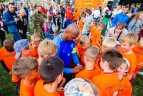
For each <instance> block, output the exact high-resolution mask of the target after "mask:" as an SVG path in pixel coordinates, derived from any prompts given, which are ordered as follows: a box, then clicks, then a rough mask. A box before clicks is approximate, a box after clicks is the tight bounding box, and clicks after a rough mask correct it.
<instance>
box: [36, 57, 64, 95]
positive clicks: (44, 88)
mask: <svg viewBox="0 0 143 96" xmlns="http://www.w3.org/2000/svg"><path fill="white" fill-rule="evenodd" d="M63 67H64V62H63V61H62V60H61V59H59V58H56V57H50V58H45V59H44V60H43V61H42V63H41V65H40V68H39V72H40V76H41V78H42V79H43V80H39V81H38V82H37V83H36V86H35V89H34V96H60V94H59V92H57V88H58V85H59V84H60V82H61V81H62V79H63Z"/></svg>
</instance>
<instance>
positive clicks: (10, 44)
mask: <svg viewBox="0 0 143 96" xmlns="http://www.w3.org/2000/svg"><path fill="white" fill-rule="evenodd" d="M3 46H4V47H5V49H6V50H7V51H8V52H13V51H14V48H13V46H14V41H13V40H9V39H7V40H5V41H4V44H3Z"/></svg>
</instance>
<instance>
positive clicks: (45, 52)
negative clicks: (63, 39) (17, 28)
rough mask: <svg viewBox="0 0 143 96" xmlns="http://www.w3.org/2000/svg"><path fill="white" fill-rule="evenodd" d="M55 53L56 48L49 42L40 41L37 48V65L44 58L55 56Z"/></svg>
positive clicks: (46, 40)
mask: <svg viewBox="0 0 143 96" xmlns="http://www.w3.org/2000/svg"><path fill="white" fill-rule="evenodd" d="M56 53H57V47H56V45H55V44H54V43H53V42H52V41H51V40H48V39H45V40H43V41H41V42H40V44H39V47H38V54H39V58H38V62H39V64H41V62H42V61H43V59H44V58H47V57H53V56H55V55H56Z"/></svg>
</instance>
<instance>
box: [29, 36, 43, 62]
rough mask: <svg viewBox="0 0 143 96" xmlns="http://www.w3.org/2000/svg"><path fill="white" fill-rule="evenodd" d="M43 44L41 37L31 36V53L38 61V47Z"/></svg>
mask: <svg viewBox="0 0 143 96" xmlns="http://www.w3.org/2000/svg"><path fill="white" fill-rule="evenodd" d="M40 42H41V37H40V35H37V34H34V35H32V36H31V46H30V52H31V56H32V57H35V58H37V59H38V46H39V44H40Z"/></svg>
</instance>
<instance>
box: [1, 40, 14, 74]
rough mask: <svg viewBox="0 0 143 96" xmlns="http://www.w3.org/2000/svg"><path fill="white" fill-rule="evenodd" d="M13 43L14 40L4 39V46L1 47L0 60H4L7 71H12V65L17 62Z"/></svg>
mask: <svg viewBox="0 0 143 96" xmlns="http://www.w3.org/2000/svg"><path fill="white" fill-rule="evenodd" d="M13 45H14V41H13V40H8V39H7V40H5V41H4V45H3V47H2V48H0V61H3V62H4V65H5V66H6V67H5V69H6V70H7V72H10V71H11V70H12V65H13V64H14V62H15V52H14V49H13Z"/></svg>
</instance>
